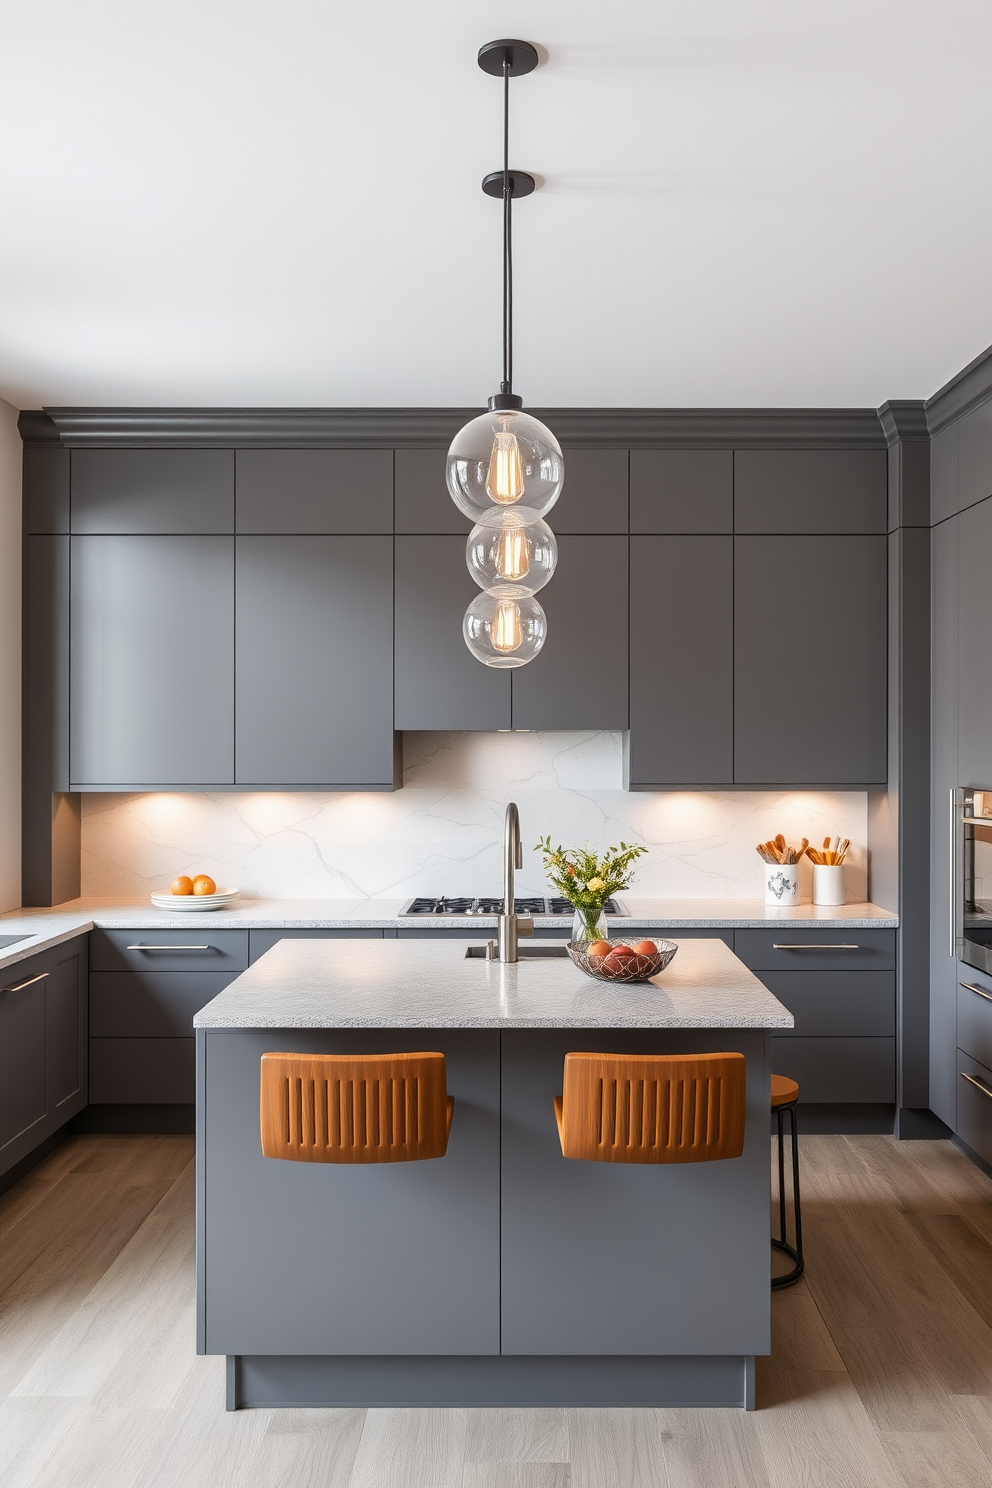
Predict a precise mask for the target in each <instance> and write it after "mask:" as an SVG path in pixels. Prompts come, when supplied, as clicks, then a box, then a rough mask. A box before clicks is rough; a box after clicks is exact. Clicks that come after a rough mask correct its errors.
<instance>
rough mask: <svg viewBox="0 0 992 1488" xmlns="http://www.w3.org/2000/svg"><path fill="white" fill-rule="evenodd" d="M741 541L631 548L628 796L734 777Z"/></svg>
mask: <svg viewBox="0 0 992 1488" xmlns="http://www.w3.org/2000/svg"><path fill="white" fill-rule="evenodd" d="M733 594H734V540H733V538H732V537H647V536H646V537H638V538H631V542H630V733H629V735H628V737H627V740H626V747H625V759H624V777H625V778H624V783H625V785H626V787H627V789H628V790H651V789H665V788H666V787H671V786H679V787H682V786H686V785H712V784H724V783H726V782H728V781H731V780H732V779H733V772H734V745H733V740H734V668H733V656H734V604H733Z"/></svg>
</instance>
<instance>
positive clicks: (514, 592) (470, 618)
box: [462, 584, 548, 668]
mask: <svg viewBox="0 0 992 1488" xmlns="http://www.w3.org/2000/svg"><path fill="white" fill-rule="evenodd" d="M547 633H548V622H547V618H546V616H545V613H544V611H543V610H542V608H541V606H540V605H539V604H538V602H537V600H536V599H535V598H534V596H533V595H532V594H523V593H521V591H520V590H519V589H517V588H515V587H514V586H513V585H510V584H503V585H500V586H498V587H497V588H495V589H490V590H488V591H486V592H484V593H482V594H477V595H476V597H475V599H473V601H472V603H471V604H470V605H469V607H468V609H467V610H466V611H465V619H464V620H463V621H462V634H463V635H464V637H465V644H466V646H468V649H469V650H470V651H471V653H472V655H473V656H474V657H475V658H476V659H477V660H478V661H481V662H483V663H484V665H485V666H490V667H498V668H506V667H521V666H526V665H527V663H528V662H529V661H533V660H534V657H535V656H536V655H537V653H538V652H539V651H540V649H541V647H542V646H543V645H544V640H545V637H546V636H547Z"/></svg>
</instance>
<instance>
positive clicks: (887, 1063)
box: [772, 1036, 896, 1103]
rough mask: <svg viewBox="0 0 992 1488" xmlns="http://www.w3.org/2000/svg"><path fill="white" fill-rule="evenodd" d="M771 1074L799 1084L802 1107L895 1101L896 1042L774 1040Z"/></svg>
mask: <svg viewBox="0 0 992 1488" xmlns="http://www.w3.org/2000/svg"><path fill="white" fill-rule="evenodd" d="M772 1069H773V1070H774V1071H775V1073H776V1074H777V1075H788V1076H789V1078H790V1079H792V1080H798V1081H799V1099H800V1101H801V1102H804V1103H805V1102H810V1101H814V1102H820V1101H858V1102H863V1101H864V1102H867V1101H885V1102H890V1101H894V1100H895V1098H896V1041H895V1039H891V1038H781V1037H778V1036H776V1037H774V1038H773V1039H772Z"/></svg>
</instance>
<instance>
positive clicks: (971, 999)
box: [957, 964, 992, 1067]
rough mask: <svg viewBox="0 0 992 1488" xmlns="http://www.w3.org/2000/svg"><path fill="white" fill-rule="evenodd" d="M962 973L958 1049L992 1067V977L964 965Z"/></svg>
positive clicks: (959, 991)
mask: <svg viewBox="0 0 992 1488" xmlns="http://www.w3.org/2000/svg"><path fill="white" fill-rule="evenodd" d="M959 971H960V981H959V982H958V996H957V1003H958V1029H957V1033H958V1037H957V1045H958V1048H959V1049H960V1050H961V1051H962V1052H963V1053H965V1054H970V1055H971V1057H972V1058H973V1059H977V1060H979V1062H980V1063H981V1064H987V1065H989V1066H990V1067H992V977H988V976H985V975H984V974H983V973H982V972H980V971H974V970H973V969H972V968H971V967H968V966H964V965H963V964H962V965H961V966H960V968H959Z"/></svg>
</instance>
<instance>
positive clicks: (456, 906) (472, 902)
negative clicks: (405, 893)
mask: <svg viewBox="0 0 992 1488" xmlns="http://www.w3.org/2000/svg"><path fill="white" fill-rule="evenodd" d="M603 907H604V909H605V910H606V913H607V914H608V915H622V914H624V913H625V911H624V910H622V909H621V908H620V906H619V904H618V903H617V902H616V900H615V899H607V901H606V904H605V905H604V906H603ZM513 909H514V913H515V914H518V915H562V916H564V915H570V914H571V913H572V906H571V904H570V903H569V901H568V900H567V899H514V901H513ZM502 913H503V900H502V899H449V898H447V897H446V896H445V897H444V898H441V899H430V898H422V899H411V900H410V902H409V903H408V904H404V906H403V908H402V909H401V910H400V914H401V915H403V916H405V915H446V916H447V915H451V916H452V918H454V917H455V916H457V917H458V918H462V917H464V916H468V915H499V914H502Z"/></svg>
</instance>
